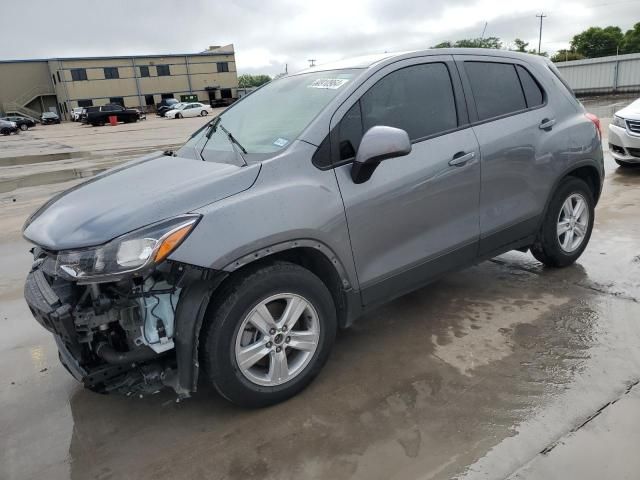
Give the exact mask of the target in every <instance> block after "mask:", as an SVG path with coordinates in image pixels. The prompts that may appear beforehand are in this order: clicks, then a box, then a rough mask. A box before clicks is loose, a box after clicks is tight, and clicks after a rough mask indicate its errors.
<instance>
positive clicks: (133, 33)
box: [0, 0, 640, 74]
mask: <svg viewBox="0 0 640 480" xmlns="http://www.w3.org/2000/svg"><path fill="white" fill-rule="evenodd" d="M540 11H544V12H545V14H547V15H548V16H547V18H545V20H544V25H543V39H542V49H543V50H547V51H550V52H552V51H555V50H558V49H560V48H565V47H566V46H567V45H568V43H569V41H570V40H571V37H572V36H573V35H575V34H576V33H578V32H580V31H582V30H584V29H585V28H588V27H589V26H592V25H597V26H606V25H619V26H620V27H621V28H622V29H623V30H626V29H628V28H631V26H632V24H633V23H635V21H639V20H640V2H637V1H633V0H629V1H623V0H611V1H609V2H602V1H601V0H570V1H566V2H559V1H557V0H539V1H538V2H536V3H535V5H534V4H532V3H531V2H525V1H519V0H472V1H464V0H430V1H429V2H416V1H415V0H393V1H389V0H350V1H344V0H324V1H322V2H300V1H293V0H272V1H269V2H265V1H259V0H236V1H233V2H222V1H210V0H190V1H189V2H184V1H180V0H134V1H131V0H110V1H108V2H102V1H86V0H56V1H51V0H31V1H22V2H5V3H4V4H3V13H2V16H1V17H0V31H2V32H3V38H4V39H7V38H12V39H18V40H16V41H11V42H7V41H4V42H0V59H22V58H47V57H66V56H83V55H96V56H99V55H105V56H108V55H131V54H143V53H159V54H160V53H185V52H197V51H201V50H203V49H204V48H206V47H207V46H209V45H214V44H215V45H224V44H227V43H233V44H234V45H235V47H236V60H237V64H238V70H239V71H240V72H241V73H269V74H276V73H279V72H281V71H283V70H284V68H285V64H288V68H289V71H295V70H300V69H302V68H304V67H306V66H307V60H308V59H310V58H314V59H316V60H317V62H318V63H323V62H328V61H332V60H336V59H340V58H346V57H350V56H355V55H363V54H369V53H378V52H384V51H401V50H412V49H423V48H428V47H430V46H432V45H434V44H436V43H439V42H441V41H443V40H457V39H460V38H468V37H478V36H480V35H481V33H482V30H483V28H484V26H485V22H487V28H486V33H485V35H486V36H497V37H500V38H501V39H502V40H503V42H505V43H506V44H509V43H510V42H513V39H515V38H522V39H523V40H525V41H527V42H530V44H531V45H530V47H531V48H533V47H534V46H536V47H537V42H538V27H539V23H538V19H537V18H536V16H535V15H536V13H539V12H540ZM25 26H28V28H25Z"/></svg>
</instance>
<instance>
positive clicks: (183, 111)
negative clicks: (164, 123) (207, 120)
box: [164, 102, 211, 118]
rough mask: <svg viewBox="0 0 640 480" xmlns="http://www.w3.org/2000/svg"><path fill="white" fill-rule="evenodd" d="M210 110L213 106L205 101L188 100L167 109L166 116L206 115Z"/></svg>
mask: <svg viewBox="0 0 640 480" xmlns="http://www.w3.org/2000/svg"><path fill="white" fill-rule="evenodd" d="M209 110H211V107H210V106H208V105H205V104H204V103H198V102H188V103H183V104H181V105H179V106H177V107H176V108H172V109H171V110H167V111H166V113H165V114H164V116H165V118H186V117H205V116H207V115H209Z"/></svg>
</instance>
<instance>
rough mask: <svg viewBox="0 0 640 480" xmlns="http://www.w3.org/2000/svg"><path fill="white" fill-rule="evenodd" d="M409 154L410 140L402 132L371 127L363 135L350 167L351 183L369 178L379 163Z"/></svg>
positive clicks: (395, 129) (388, 128)
mask: <svg viewBox="0 0 640 480" xmlns="http://www.w3.org/2000/svg"><path fill="white" fill-rule="evenodd" d="M409 153H411V140H409V135H408V134H407V132H405V131H404V130H401V129H399V128H394V127H384V126H376V127H371V128H370V129H369V130H367V132H366V133H365V134H364V135H363V137H362V141H361V142H360V146H359V147H358V152H357V153H356V158H355V160H354V161H353V165H352V167H351V179H352V180H353V183H364V182H366V181H367V180H369V179H370V178H371V175H373V172H374V171H375V169H376V168H377V167H378V165H380V162H381V161H383V160H387V159H389V158H395V157H403V156H405V155H408V154H409Z"/></svg>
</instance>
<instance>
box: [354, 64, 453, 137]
mask: <svg viewBox="0 0 640 480" xmlns="http://www.w3.org/2000/svg"><path fill="white" fill-rule="evenodd" d="M360 102H361V111H362V122H363V126H364V131H365V132H366V131H367V130H369V129H370V128H371V127H374V126H376V125H385V126H389V127H397V128H401V129H403V130H406V132H407V133H408V134H409V138H410V139H411V140H417V139H420V138H424V137H428V136H430V135H434V134H437V133H440V132H444V131H447V130H452V129H454V128H456V127H457V126H458V119H457V112H456V104H455V97H454V95H453V86H452V84H451V77H450V76H449V70H448V69H447V66H446V65H445V64H444V63H428V64H423V65H414V66H411V67H406V68H403V69H401V70H396V71H395V72H392V73H390V74H389V75H387V76H386V77H384V78H382V79H381V80H380V81H378V83H376V84H375V85H374V86H373V87H371V89H370V90H369V91H367V93H365V94H364V95H363V96H362V98H361V100H360Z"/></svg>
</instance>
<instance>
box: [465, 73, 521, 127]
mask: <svg viewBox="0 0 640 480" xmlns="http://www.w3.org/2000/svg"><path fill="white" fill-rule="evenodd" d="M464 68H465V70H466V72H467V76H468V77H469V82H470V83H471V90H472V91H473V96H474V98H475V101H476V108H477V110H478V118H479V120H486V119H488V118H493V117H498V116H500V115H506V114H508V113H513V112H517V111H519V110H524V109H526V108H527V104H526V102H525V99H524V94H523V93H522V87H520V80H518V75H517V74H516V69H515V66H514V65H512V64H510V63H489V62H464Z"/></svg>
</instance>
